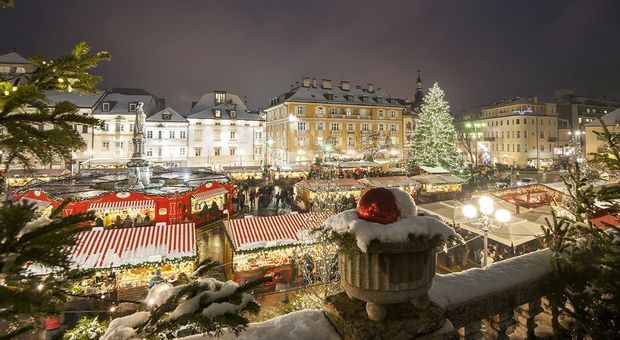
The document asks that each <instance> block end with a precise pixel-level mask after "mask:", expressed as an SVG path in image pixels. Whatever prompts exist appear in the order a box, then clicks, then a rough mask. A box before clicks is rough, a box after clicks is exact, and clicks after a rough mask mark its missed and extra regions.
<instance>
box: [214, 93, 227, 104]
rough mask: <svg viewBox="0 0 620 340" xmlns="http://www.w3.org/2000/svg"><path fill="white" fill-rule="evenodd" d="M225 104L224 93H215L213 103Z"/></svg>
mask: <svg viewBox="0 0 620 340" xmlns="http://www.w3.org/2000/svg"><path fill="white" fill-rule="evenodd" d="M225 102H226V92H215V103H216V104H219V103H225Z"/></svg>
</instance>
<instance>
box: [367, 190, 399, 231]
mask: <svg viewBox="0 0 620 340" xmlns="http://www.w3.org/2000/svg"><path fill="white" fill-rule="evenodd" d="M357 216H359V218H361V219H363V220H366V221H370V222H375V223H381V224H390V223H394V222H396V220H398V218H399V217H400V210H398V203H397V202H396V196H394V194H393V193H392V191H390V190H389V189H386V188H373V189H370V190H368V191H366V192H365V193H364V194H363V195H362V197H360V200H359V202H357Z"/></svg>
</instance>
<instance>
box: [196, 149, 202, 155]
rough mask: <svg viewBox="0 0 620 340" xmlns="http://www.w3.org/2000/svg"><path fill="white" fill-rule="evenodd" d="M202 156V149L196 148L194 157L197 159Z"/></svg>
mask: <svg viewBox="0 0 620 340" xmlns="http://www.w3.org/2000/svg"><path fill="white" fill-rule="evenodd" d="M201 154H202V148H194V155H195V156H196V157H200V155H201Z"/></svg>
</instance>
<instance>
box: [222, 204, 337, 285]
mask: <svg viewBox="0 0 620 340" xmlns="http://www.w3.org/2000/svg"><path fill="white" fill-rule="evenodd" d="M328 216H329V214H327V213H305V214H290V215H280V216H266V217H253V218H244V219H235V220H230V221H226V222H224V224H225V226H226V233H227V236H228V238H227V239H228V242H226V246H225V259H224V262H225V263H229V264H228V265H227V267H226V275H227V277H228V278H229V279H232V280H234V281H236V282H239V283H242V282H245V281H250V280H254V279H259V278H262V277H264V276H266V275H269V276H272V277H273V278H274V280H273V281H272V282H269V283H266V284H265V285H266V286H272V285H275V284H277V283H278V282H288V283H290V282H294V281H296V280H298V277H297V276H298V275H297V273H298V271H297V268H296V265H295V263H296V260H297V259H296V256H297V255H296V254H297V253H298V251H299V249H298V246H299V245H300V244H303V243H312V238H311V237H310V234H309V231H310V230H312V229H315V228H318V227H320V225H321V224H322V223H323V221H324V220H325V219H326V218H327V217H328Z"/></svg>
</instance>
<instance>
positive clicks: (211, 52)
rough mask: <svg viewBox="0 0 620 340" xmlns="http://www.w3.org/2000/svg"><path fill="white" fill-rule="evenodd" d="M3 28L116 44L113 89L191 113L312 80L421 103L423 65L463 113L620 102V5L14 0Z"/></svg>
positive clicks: (108, 71) (22, 43)
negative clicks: (588, 100)
mask: <svg viewBox="0 0 620 340" xmlns="http://www.w3.org/2000/svg"><path fill="white" fill-rule="evenodd" d="M0 28H1V29H0V53H6V52H10V51H11V50H12V48H13V47H14V46H15V47H17V51H18V52H19V53H20V54H22V55H24V56H29V55H31V54H33V53H40V54H43V55H45V56H49V57H53V56H58V55H60V54H63V53H66V52H67V51H69V49H70V48H71V47H72V46H73V45H75V44H76V43H77V42H79V41H87V42H89V43H90V44H91V45H92V46H93V48H94V49H96V50H107V51H109V52H110V53H111V54H112V61H110V62H106V63H104V64H103V65H102V66H101V67H99V68H98V69H97V70H96V73H99V74H101V75H102V76H103V77H104V82H103V83H102V85H101V86H102V87H142V88H145V89H146V90H148V91H149V92H151V93H153V94H155V95H158V96H161V97H164V98H166V103H167V105H170V106H172V107H173V108H175V109H176V110H177V111H180V112H186V111H188V110H189V108H190V103H191V102H192V101H195V100H197V99H198V98H199V97H200V95H201V94H202V93H204V92H208V91H212V90H229V91H231V92H235V93H238V94H239V95H241V96H244V95H245V96H247V97H248V100H249V105H250V107H251V108H264V107H266V105H267V103H268V100H269V99H270V98H272V97H275V96H277V95H278V94H280V93H282V92H284V91H286V90H287V89H289V87H290V84H291V83H293V82H295V81H296V80H300V78H301V77H302V76H311V77H316V78H319V79H320V78H327V79H332V80H333V81H335V82H337V81H339V80H341V79H343V80H349V81H351V82H353V83H354V84H360V85H363V84H366V83H368V82H371V83H374V84H375V86H377V87H382V88H385V89H387V90H388V92H390V93H391V94H392V95H393V96H398V97H408V98H411V97H412V96H413V92H414V90H415V79H416V70H418V69H421V70H422V79H423V80H424V82H425V83H424V87H425V88H428V87H430V86H431V85H432V82H434V81H438V82H439V84H440V86H441V87H442V88H443V89H444V90H445V91H446V93H447V99H448V101H449V102H450V104H451V107H452V108H453V110H454V111H456V112H459V111H460V110H461V109H463V108H467V107H471V106H477V105H481V104H485V103H488V102H492V101H495V100H497V99H500V98H504V97H509V96H514V95H528V94H537V95H539V96H543V97H545V96H551V95H553V91H554V90H555V89H560V88H571V89H574V90H576V92H577V93H578V94H583V95H591V96H596V97H602V96H610V97H615V98H620V1H617V0H607V1H597V0H593V1H586V0H583V1H567V0H560V1H525V0H520V1H496V0H489V1H474V0H472V1H436V0H429V1H413V0H404V1H329V0H327V1H316V0H312V1H291V0H287V1H285V0H283V1H259V0H252V1H206V0H196V1H170V0H168V1H154V0H151V1H137V0H132V1H113V0H106V1H86V0H75V1H61V0H54V1H47V0H46V1H42V0H16V7H15V8H13V9H0Z"/></svg>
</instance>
